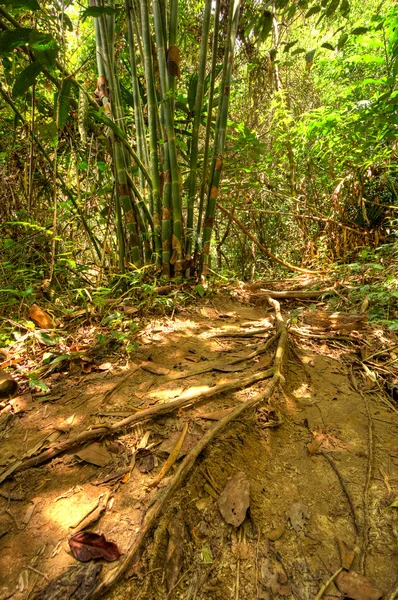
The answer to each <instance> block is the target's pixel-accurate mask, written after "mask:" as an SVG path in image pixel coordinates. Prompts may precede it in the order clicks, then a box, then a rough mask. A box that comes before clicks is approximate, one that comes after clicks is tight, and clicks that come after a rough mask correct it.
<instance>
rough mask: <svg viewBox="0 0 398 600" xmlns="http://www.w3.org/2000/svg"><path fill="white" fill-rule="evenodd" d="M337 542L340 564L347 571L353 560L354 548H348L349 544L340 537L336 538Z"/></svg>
mask: <svg viewBox="0 0 398 600" xmlns="http://www.w3.org/2000/svg"><path fill="white" fill-rule="evenodd" d="M337 544H338V546H339V551H340V560H341V566H342V567H343V569H345V570H346V571H349V570H350V569H351V565H352V563H353V562H354V559H355V554H356V552H355V550H354V548H350V546H348V545H347V544H346V543H345V542H344V541H343V540H341V539H340V538H337Z"/></svg>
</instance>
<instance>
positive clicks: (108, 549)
mask: <svg viewBox="0 0 398 600" xmlns="http://www.w3.org/2000/svg"><path fill="white" fill-rule="evenodd" d="M69 547H70V549H71V552H72V554H73V556H74V557H75V558H76V559H77V560H80V562H88V561H89V560H93V559H95V558H104V559H105V560H107V561H108V562H113V561H115V560H117V559H118V558H119V557H120V556H121V552H120V550H119V548H118V547H117V545H116V544H115V543H114V542H108V541H107V540H106V539H105V536H104V535H103V534H101V535H98V533H93V532H92V531H79V533H75V535H72V537H70V538H69Z"/></svg>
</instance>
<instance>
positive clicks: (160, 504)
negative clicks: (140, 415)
mask: <svg viewBox="0 0 398 600" xmlns="http://www.w3.org/2000/svg"><path fill="white" fill-rule="evenodd" d="M269 302H270V304H272V306H273V307H274V308H275V315H276V322H277V331H278V333H279V341H278V347H277V350H276V354H275V361H274V369H273V377H272V379H271V381H270V382H269V383H268V385H267V387H266V389H265V390H264V391H263V392H261V393H260V394H258V395H257V396H255V397H254V398H250V399H249V400H246V402H242V403H241V404H239V405H238V406H237V407H236V408H235V409H234V410H233V411H232V412H230V413H229V414H228V415H226V416H225V417H224V418H223V419H221V420H220V421H218V422H217V423H215V424H214V425H213V426H212V427H211V428H210V429H209V430H208V431H207V432H206V433H205V434H204V435H203V437H202V439H201V440H200V442H199V443H198V444H197V445H196V446H195V447H194V448H193V449H192V450H191V451H190V452H189V453H188V454H187V456H186V457H185V458H184V460H183V461H182V463H181V465H180V466H179V468H178V469H177V471H176V473H175V475H174V476H173V478H172V480H171V481H170V483H169V484H168V486H167V487H166V489H165V490H164V492H163V493H162V494H161V496H159V498H158V499H157V500H156V502H155V503H154V504H153V505H152V507H151V508H150V509H149V510H148V512H147V514H146V516H145V519H144V522H143V525H142V527H141V529H140V531H139V533H138V535H137V537H136V539H135V540H134V541H133V543H132V544H131V546H130V548H129V549H128V550H127V552H126V554H125V555H124V558H123V560H122V561H121V562H120V564H119V565H118V566H117V567H116V568H115V569H114V570H113V571H110V572H109V573H107V575H106V576H105V578H104V579H103V581H102V582H101V583H99V585H97V587H96V588H94V589H93V590H92V591H91V592H89V594H87V596H85V598H84V600H95V599H97V598H100V597H101V596H103V595H104V594H105V593H106V592H108V591H109V589H110V587H111V586H112V585H113V584H114V583H115V582H117V581H118V580H119V579H120V578H121V577H122V575H123V574H124V573H125V571H126V570H127V568H128V567H129V565H130V562H131V560H132V559H133V557H134V555H135V554H136V552H137V551H138V550H139V549H140V547H141V545H142V544H143V542H144V540H145V539H146V536H147V535H148V533H149V531H150V530H151V529H152V527H153V525H154V524H155V521H156V520H157V518H158V516H159V515H160V514H161V512H162V511H163V509H164V507H165V505H166V503H167V501H168V500H169V499H170V498H171V496H172V495H173V494H174V492H175V491H176V490H177V489H178V488H179V487H180V486H181V484H182V483H183V481H184V480H185V478H186V476H187V475H188V473H189V471H190V470H191V469H192V467H193V465H194V463H195V461H196V459H197V458H198V456H199V454H200V453H201V452H202V451H203V450H204V448H206V446H207V445H208V444H209V443H210V442H211V441H212V440H213V439H214V438H215V437H216V436H217V434H218V433H219V432H220V431H221V430H222V429H224V428H225V427H226V426H227V425H228V424H229V423H230V422H231V421H232V420H233V419H236V418H237V417H238V416H240V415H241V414H242V413H243V412H244V411H245V410H247V409H248V408H252V407H254V406H256V405H257V404H259V403H260V402H262V401H264V400H265V399H267V398H269V397H270V396H271V395H272V393H273V391H274V390H275V388H276V386H277V385H278V383H279V382H281V381H284V377H283V375H282V368H283V365H284V357H285V354H286V347H287V329H286V326H285V323H284V321H283V319H282V316H281V313H280V306H279V303H278V302H277V301H276V300H273V299H272V298H270V299H269Z"/></svg>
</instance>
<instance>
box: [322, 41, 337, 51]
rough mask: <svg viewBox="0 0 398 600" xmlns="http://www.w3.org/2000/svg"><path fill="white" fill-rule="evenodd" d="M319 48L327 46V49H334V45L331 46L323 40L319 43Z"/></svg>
mask: <svg viewBox="0 0 398 600" xmlns="http://www.w3.org/2000/svg"><path fill="white" fill-rule="evenodd" d="M321 48H327V49H328V50H334V49H335V48H334V46H332V44H329V42H324V43H323V44H321Z"/></svg>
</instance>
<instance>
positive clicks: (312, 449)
mask: <svg viewBox="0 0 398 600" xmlns="http://www.w3.org/2000/svg"><path fill="white" fill-rule="evenodd" d="M321 445H322V436H320V435H316V436H315V437H314V439H313V440H312V442H311V443H310V444H307V448H308V452H309V454H310V456H315V455H316V454H319V450H320V447H321Z"/></svg>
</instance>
